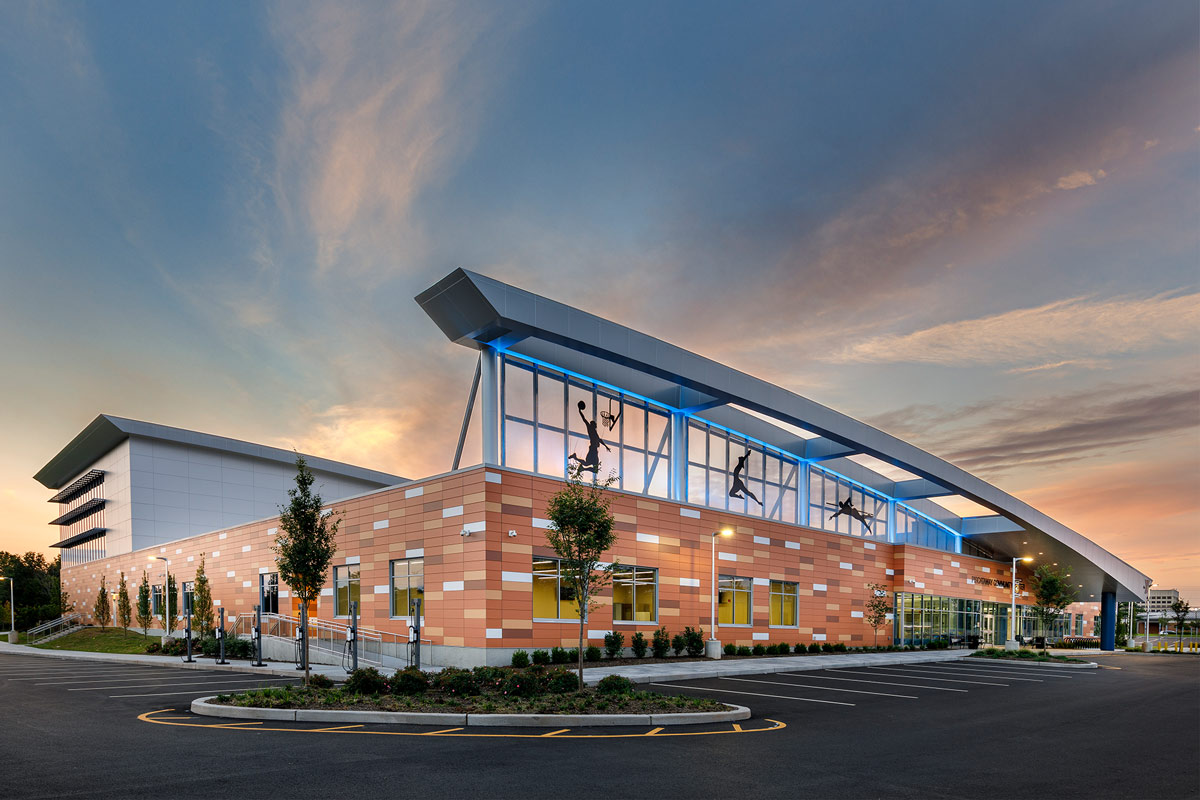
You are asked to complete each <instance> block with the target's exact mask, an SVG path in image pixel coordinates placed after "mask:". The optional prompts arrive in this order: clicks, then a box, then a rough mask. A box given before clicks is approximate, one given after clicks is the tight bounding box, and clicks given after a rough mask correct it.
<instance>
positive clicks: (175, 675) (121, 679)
mask: <svg viewBox="0 0 1200 800" xmlns="http://www.w3.org/2000/svg"><path fill="white" fill-rule="evenodd" d="M264 677H266V678H269V677H271V676H269V675H267V676H263V675H257V676H255V680H262V679H263V678H264ZM182 678H207V679H209V680H214V681H219V680H234V676H231V675H222V674H221V673H212V674H205V673H203V672H201V673H199V674H191V675H188V674H187V673H180V672H170V673H167V674H165V675H114V676H110V677H107V678H101V677H95V678H83V679H81V680H77V681H49V682H47V683H35V684H34V686H71V685H73V684H76V683H128V682H129V681H170V680H178V679H182Z"/></svg>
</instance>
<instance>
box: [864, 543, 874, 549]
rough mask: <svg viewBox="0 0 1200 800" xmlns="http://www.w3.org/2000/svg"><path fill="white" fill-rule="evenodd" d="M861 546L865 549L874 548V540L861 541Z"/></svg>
mask: <svg viewBox="0 0 1200 800" xmlns="http://www.w3.org/2000/svg"><path fill="white" fill-rule="evenodd" d="M863 548H864V549H866V550H874V549H875V543H874V542H863Z"/></svg>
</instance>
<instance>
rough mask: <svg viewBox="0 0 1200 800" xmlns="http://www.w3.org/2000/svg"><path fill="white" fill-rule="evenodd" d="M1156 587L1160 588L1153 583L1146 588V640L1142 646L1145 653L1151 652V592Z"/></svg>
mask: <svg viewBox="0 0 1200 800" xmlns="http://www.w3.org/2000/svg"><path fill="white" fill-rule="evenodd" d="M1155 586H1158V584H1157V583H1152V584H1150V585H1149V586H1147V587H1146V640H1145V643H1144V644H1143V645H1142V652H1143V653H1149V652H1150V590H1151V589H1153V588H1154V587H1155Z"/></svg>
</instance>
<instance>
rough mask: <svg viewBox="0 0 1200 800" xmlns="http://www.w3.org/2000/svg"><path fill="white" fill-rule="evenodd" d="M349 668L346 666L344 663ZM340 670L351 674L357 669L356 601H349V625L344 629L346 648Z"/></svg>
mask: <svg viewBox="0 0 1200 800" xmlns="http://www.w3.org/2000/svg"><path fill="white" fill-rule="evenodd" d="M347 661H349V662H350V666H349V667H347V666H346V662H347ZM342 669H344V670H346V672H348V673H349V672H353V671H354V670H356V669H358V601H357V600H351V601H350V625H349V626H348V627H347V628H346V647H345V649H344V650H343V651H342Z"/></svg>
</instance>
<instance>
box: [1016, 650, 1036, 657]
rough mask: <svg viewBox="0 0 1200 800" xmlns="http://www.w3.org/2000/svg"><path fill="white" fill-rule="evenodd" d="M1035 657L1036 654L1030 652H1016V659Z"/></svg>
mask: <svg viewBox="0 0 1200 800" xmlns="http://www.w3.org/2000/svg"><path fill="white" fill-rule="evenodd" d="M1036 657H1037V653H1035V652H1033V651H1032V650H1018V651H1017V658H1036Z"/></svg>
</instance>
